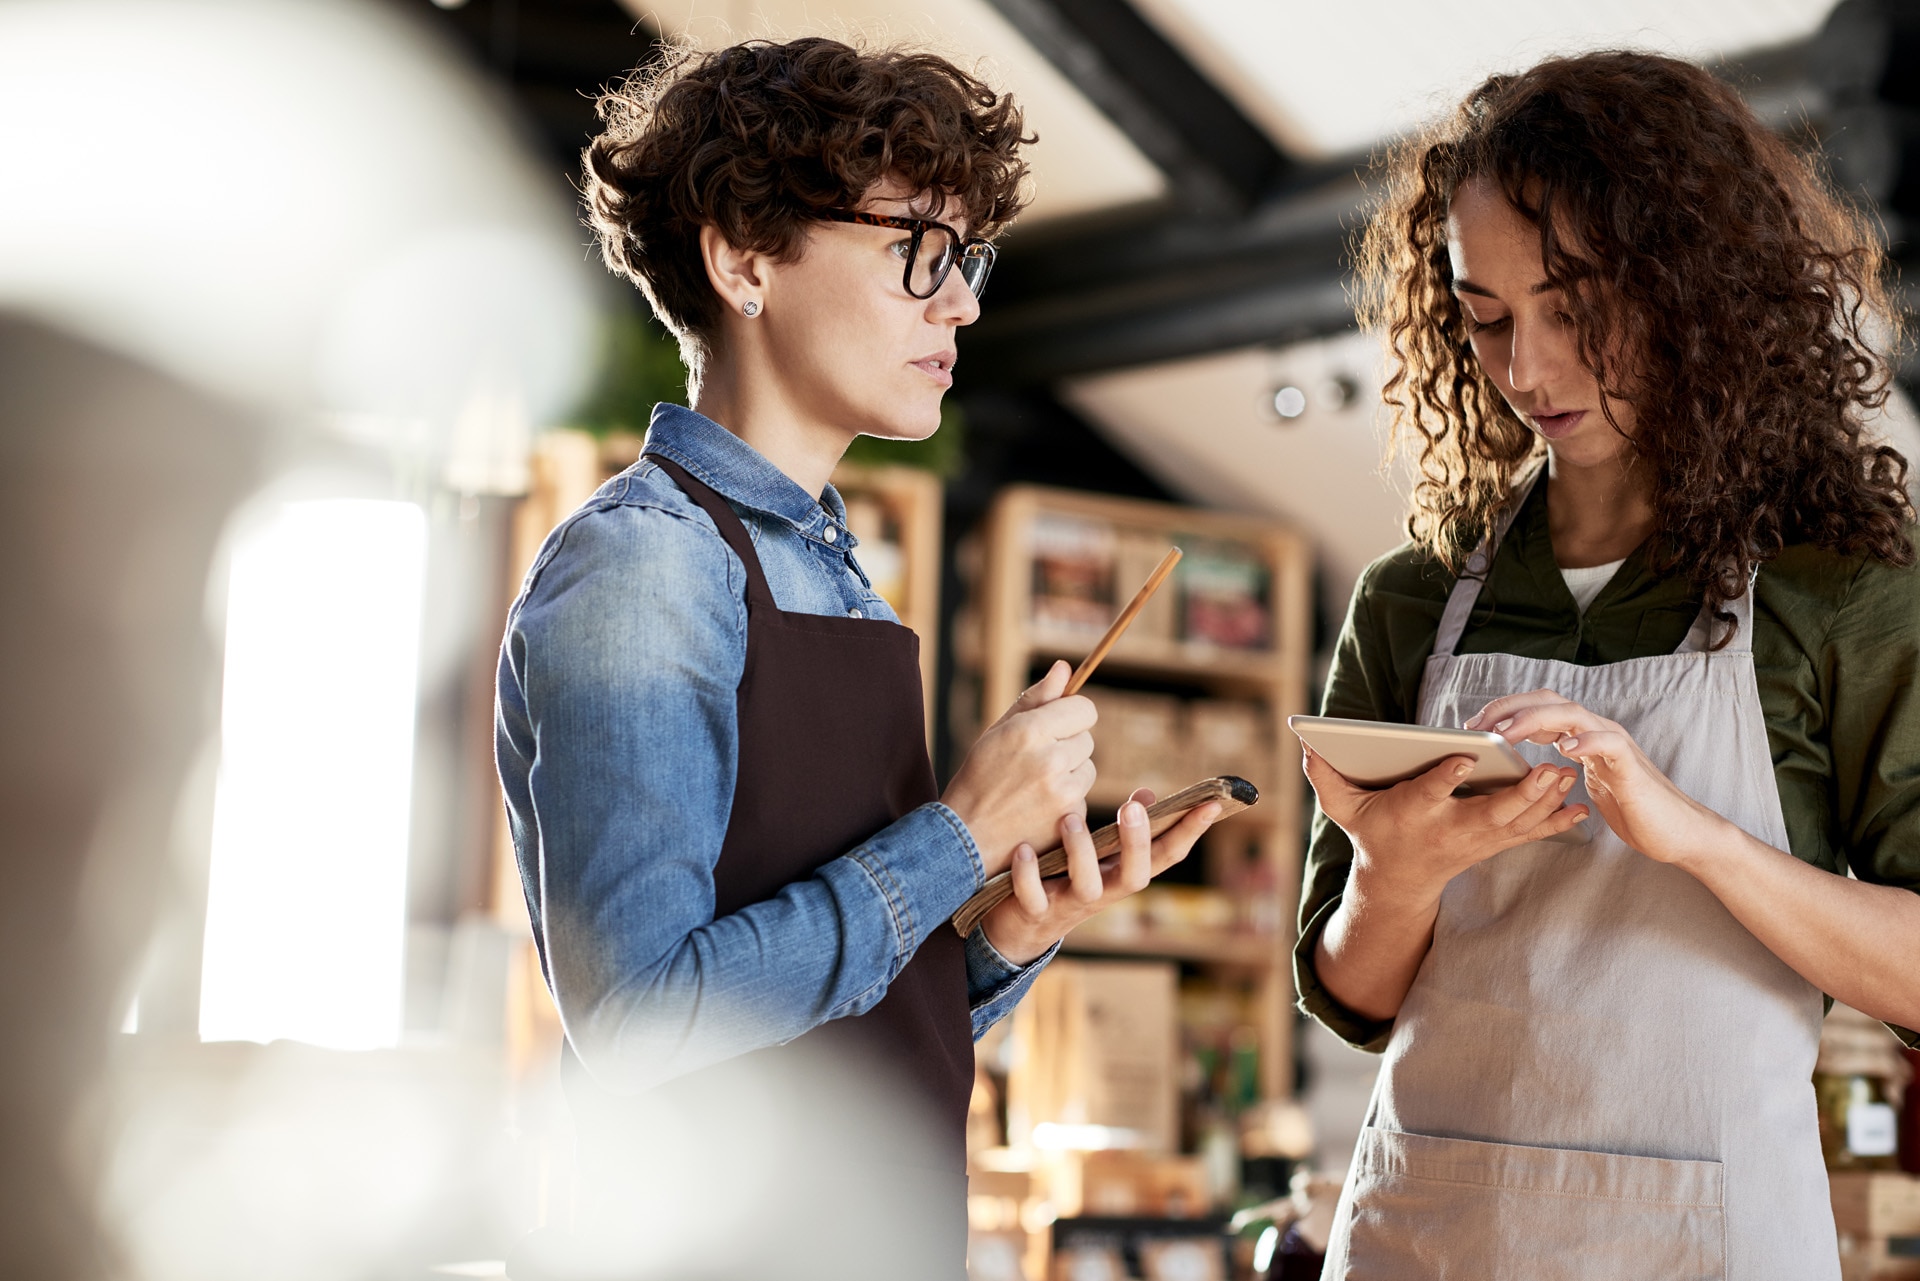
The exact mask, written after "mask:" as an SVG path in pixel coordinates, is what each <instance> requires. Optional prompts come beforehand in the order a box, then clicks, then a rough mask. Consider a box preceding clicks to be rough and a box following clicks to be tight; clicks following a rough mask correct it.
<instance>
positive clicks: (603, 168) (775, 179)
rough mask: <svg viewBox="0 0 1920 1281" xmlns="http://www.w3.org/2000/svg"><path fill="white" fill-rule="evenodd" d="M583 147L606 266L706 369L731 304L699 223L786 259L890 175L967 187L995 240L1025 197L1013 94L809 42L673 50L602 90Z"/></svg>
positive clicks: (912, 60) (897, 58) (984, 229)
mask: <svg viewBox="0 0 1920 1281" xmlns="http://www.w3.org/2000/svg"><path fill="white" fill-rule="evenodd" d="M599 110H600V118H601V119H602V120H603V121H604V122H605V125H606V128H605V130H604V131H603V132H602V133H601V134H600V136H599V137H597V138H595V139H594V140H593V141H592V143H591V144H590V145H589V146H588V147H587V150H586V154H585V156H584V158H583V163H584V168H585V176H586V191H585V195H586V200H587V209H588V222H589V225H590V226H591V227H592V228H593V230H594V232H595V234H596V237H597V238H598V240H599V242H600V249H601V254H602V256H603V257H604V258H605V259H606V262H607V265H608V266H609V267H611V268H612V269H613V270H614V271H615V272H617V273H619V274H620V275H623V276H626V277H627V278H628V279H630V280H632V281H633V282H634V283H635V284H637V285H639V286H640V289H641V291H642V292H643V293H645V294H646V295H647V300H648V301H649V302H651V303H652V304H653V308H654V312H655V314H657V315H658V316H659V317H660V319H661V320H662V321H663V322H665V324H666V325H667V327H668V328H669V329H671V330H673V332H674V334H675V336H676V337H678V338H679V339H680V347H681V354H682V356H683V358H684V359H686V361H687V365H688V370H689V372H690V373H691V374H692V375H693V376H694V378H695V379H696V380H697V379H698V377H699V374H700V372H701V367H702V365H703V363H704V361H705V360H706V358H707V357H708V355H710V354H711V346H712V338H713V334H714V332H715V330H716V328H717V326H718V324H719V318H720V300H719V297H718V295H716V294H715V293H714V292H713V289H712V287H711V286H710V285H709V284H708V282H707V274H706V268H705V265H704V264H703V263H702V261H701V257H700V228H701V227H702V226H703V225H710V226H713V227H716V228H718V229H719V231H720V233H721V234H722V235H724V236H725V237H726V238H727V241H728V243H730V244H732V245H735V246H736V247H738V248H741V249H751V250H758V251H760V252H763V253H770V254H772V255H774V256H775V257H776V258H777V259H780V260H785V261H791V260H792V259H793V258H795V257H797V256H798V255H799V253H800V252H801V251H802V249H803V248H804V247H805V242H806V230H807V226H808V224H809V222H810V221H811V220H812V219H813V218H814V217H815V216H816V215H817V214H819V213H820V212H821V211H823V210H829V209H851V208H853V207H854V206H855V205H857V204H858V203H859V202H860V201H861V200H862V199H863V198H864V197H865V196H866V195H867V193H868V192H869V191H870V190H871V189H872V188H873V187H875V186H876V185H878V184H879V183H881V182H883V181H885V180H886V179H889V178H893V179H897V180H898V181H900V182H901V183H902V184H903V185H904V186H905V188H906V189H907V190H908V191H911V192H914V193H931V194H937V195H942V196H949V197H957V198H958V199H959V201H960V203H961V206H962V207H963V208H964V209H965V211H966V217H967V222H968V228H969V234H970V235H974V236H980V237H983V238H990V237H992V236H993V235H994V234H995V233H996V232H998V231H999V230H1000V229H1001V228H1002V227H1004V226H1005V225H1006V224H1007V223H1008V222H1009V221H1011V220H1012V218H1013V217H1014V215H1015V214H1017V213H1018V212H1019V211H1020V209H1021V207H1022V206H1023V205H1024V204H1025V203H1026V195H1025V179H1026V176H1027V165H1026V162H1025V161H1024V160H1023V159H1021V156H1020V149H1021V147H1023V146H1025V145H1027V144H1029V143H1032V142H1033V141H1034V138H1033V137H1032V136H1030V135H1028V134H1027V133H1026V131H1025V124H1024V121H1023V118H1022V116H1021V112H1020V108H1019V107H1018V105H1016V104H1015V102H1014V100H1013V98H1012V97H1011V96H1009V95H1006V94H998V93H995V92H994V91H993V90H992V89H991V88H989V87H988V86H987V85H986V84H984V83H983V82H981V81H980V80H978V79H976V78H975V77H973V76H971V75H969V74H967V73H966V72H964V71H962V70H960V69H959V68H958V67H956V66H954V65H953V64H952V63H950V62H948V61H947V60H946V59H944V58H941V57H938V56H936V55H934V54H930V53H920V52H916V51H914V50H911V49H873V50H865V49H855V48H853V47H852V46H850V45H846V44H842V43H840V42H839V41H837V40H827V39H823V38H820V37H807V38H805V39H801V40H793V41H788V42H786V43H784V44H775V43H771V42H769V41H765V40H749V41H746V42H745V43H742V44H736V45H732V46H730V47H728V48H725V49H718V50H714V51H712V52H704V53H703V52H700V51H698V50H695V49H692V48H689V47H686V46H677V47H670V48H669V49H668V50H667V51H666V54H665V56H664V57H663V58H662V59H661V60H660V61H659V62H658V63H657V64H656V65H655V66H653V67H652V68H648V69H643V70H641V71H637V72H635V73H634V74H633V75H631V76H629V77H628V78H627V79H626V80H625V81H623V82H622V83H620V84H618V85H616V86H614V87H613V88H611V89H609V90H607V92H605V93H604V94H602V95H601V97H600V101H599Z"/></svg>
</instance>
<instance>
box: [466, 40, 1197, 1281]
mask: <svg viewBox="0 0 1920 1281" xmlns="http://www.w3.org/2000/svg"><path fill="white" fill-rule="evenodd" d="M600 105H601V112H602V115H603V117H604V119H605V120H606V123H607V128H606V131H605V132H604V133H603V134H602V135H601V136H600V137H599V138H597V139H595V140H594V142H593V144H592V146H590V147H589V148H588V150H587V154H586V172H587V190H586V196H587V200H588V204H589V207H590V210H591V216H592V222H593V226H594V229H595V231H596V232H597V234H598V236H599V238H600V242H601V246H602V249H603V252H604V255H605V258H606V261H607V263H608V264H609V265H610V266H611V267H612V268H613V269H614V270H615V271H617V272H619V273H621V274H622V275H625V276H626V277H628V278H629V279H631V280H632V281H633V282H634V283H636V284H637V285H639V287H640V288H641V290H642V291H643V292H644V293H645V294H646V296H647V298H648V300H649V301H650V302H651V303H652V304H653V308H654V311H655V313H656V314H657V315H658V316H659V317H660V318H661V319H662V320H663V321H664V322H665V323H666V324H667V325H668V326H669V327H670V328H671V329H672V330H673V332H674V333H675V334H676V335H677V336H678V337H679V339H680V345H681V350H682V352H683V353H684V355H685V357H686V363H687V367H688V372H689V375H690V377H689V386H690V388H691V390H692V404H691V406H690V407H688V406H680V405H667V404H663V405H660V406H659V407H658V408H657V409H656V410H655V412H654V416H653V421H652V424H651V426H650V428H649V430H648V434H647V443H646V447H645V449H644V451H643V452H642V454H641V457H640V459H639V461H638V462H636V463H635V464H634V465H633V466H632V467H630V468H628V469H627V470H626V471H625V472H623V473H622V474H621V475H620V476H618V477H616V478H615V479H614V480H612V481H610V482H608V483H607V484H606V485H605V486H603V487H602V488H601V489H600V491H599V492H598V493H596V494H595V495H594V496H593V497H592V499H590V500H589V501H588V502H587V504H586V505H585V506H584V507H582V508H581V509H580V510H579V511H577V512H575V513H574V514H573V515H571V516H569V517H568V518H567V519H566V520H565V521H563V522H562V523H561V524H560V526H559V527H558V528H557V529H556V530H555V531H554V532H553V534H552V535H551V536H550V537H549V538H548V540H547V543H546V545H545V546H544V547H543V548H542V549H541V552H540V554H539V557H538V558H537V559H536V561H535V563H534V565H533V568H532V569H531V570H530V571H529V573H528V576H527V581H526V584H525V586H524V588H523V590H522V592H521V595H520V598H519V599H518V600H517V601H516V602H515V603H514V606H513V609H512V612H511V614H510V616H509V620H508V627H507V635H506V640H505V643H504V645H503V647H502V651H501V662H500V672H499V681H498V697H499V701H498V713H497V725H496V744H497V750H498V758H499V765H500V776H501V782H502V785H503V787H504V789H505V792H506V796H507V805H508V810H509V813H510V817H511V820H512V831H513V837H514V847H515V852H516V855H517V857H518V861H519V865H520V871H521V875H522V878H523V881H524V888H525V893H526V898H527V906H528V910H529V912H530V914H531V916H532V920H533V925H534V930H535V937H536V939H537V940H538V942H539V946H540V958H541V962H542V966H543V969H544V972H545V976H546V979H547V983H548V986H549V988H550V989H551V991H552V993H553V996H554V999H555V1002H556V1003H557V1005H558V1007H559V1010H560V1015H561V1018H562V1020H563V1022H564V1023H565V1026H566V1035H567V1051H566V1054H567V1068H568V1071H567V1073H566V1076H567V1091H568V1098H569V1101H570V1103H571V1104H572V1106H573V1110H574V1113H575V1119H576V1122H577V1128H578V1133H579V1144H578V1148H579V1156H580V1164H581V1167H582V1173H583V1175H584V1182H585V1191H586V1199H585V1204H584V1205H583V1206H582V1207H581V1209H580V1210H579V1211H577V1212H576V1214H575V1216H574V1221H575V1224H576V1227H577V1228H578V1229H579V1231H578V1232H577V1233H576V1236H575V1238H574V1240H573V1243H572V1245H571V1246H570V1247H566V1248H562V1247H560V1246H558V1245H555V1244H553V1243H549V1245H548V1246H547V1247H546V1248H544V1249H542V1248H540V1247H537V1246H530V1247H529V1248H528V1250H527V1251H523V1254H525V1255H526V1257H522V1258H518V1259H516V1260H514V1261H513V1275H514V1276H516V1277H523V1276H525V1277H529V1278H531V1277H537V1276H542V1275H563V1276H569V1277H571V1276H581V1277H585V1276H594V1277H619V1278H621V1281H641V1279H644V1278H651V1277H659V1278H673V1279H674V1281H679V1279H680V1278H685V1277H691V1276H702V1277H716V1278H722V1277H726V1278H731V1277H780V1278H796V1279H804V1278H823V1279H824V1278H832V1279H833V1281H861V1279H865V1278H872V1279H873V1281H902V1279H903V1278H915V1279H916V1281H918V1279H923V1278H924V1279H928V1281H932V1279H935V1278H946V1279H949V1281H958V1279H959V1278H960V1277H961V1276H962V1275H963V1272H964V1258H965V1245H966V1217H965V1201H966V1165H965V1140H964V1132H965V1123H966V1115H967V1108H968V1102H969V1098H970V1095H971V1092H972V1087H973V1045H972V1041H973V1038H974V1037H975V1036H977V1035H979V1034H980V1033H981V1032H982V1031H984V1030H985V1029H986V1028H987V1027H988V1026H989V1025H991V1024H992V1023H993V1022H994V1020H996V1019H998V1018H999V1017H1001V1016H1002V1015H1003V1014H1004V1013H1005V1012H1006V1011H1007V1010H1009V1009H1010V1008H1012V1006H1013V1004H1014V1003H1015V1002H1016V1001H1017V1000H1019V998H1020V996H1021V994H1022V993H1023V992H1024V991H1025V990H1026V988H1027V986H1028V984H1029V983H1030V982H1031V981H1032V978H1033V976H1034V974H1035V973H1036V972H1037V970H1038V968H1039V966H1040V965H1041V964H1042V963H1043V962H1044V961H1045V959H1046V958H1047V957H1048V956H1050V955H1051V954H1052V951H1053V949H1054V948H1055V947H1056V946H1057V944H1058V942H1059V940H1060V938H1061V937H1062V936H1063V935H1064V934H1065V933H1066V932H1067V930H1068V929H1070V928H1072V926H1074V925H1075V924H1077V923H1078V922H1079V921H1081V920H1083V919H1085V918H1086V917H1087V916H1088V915H1090V914H1091V913H1093V912H1095V911H1097V910H1099V909H1100V908H1101V907H1102V906H1103V905H1105V904H1106V903H1107V902H1110V901H1112V900H1113V899H1115V898H1117V897H1120V896H1123V895H1125V894H1129V893H1132V892H1133V891H1135V890H1137V889H1139V888H1140V887H1141V886H1142V885H1144V884H1145V883H1146V881H1147V879H1148V877H1149V876H1150V875H1151V874H1152V873H1153V872H1154V871H1156V870H1157V869H1159V868H1160V867H1164V866H1166V865H1167V864H1169V863H1171V862H1173V861H1174V860H1176V859H1178V858H1181V857H1184V856H1185V854H1186V853H1187V851H1188V850H1189V849H1190V848H1191V847H1192V845H1193V843H1194V841H1195V840H1196V839H1197V838H1198V836H1199V835H1200V833H1201V832H1202V831H1204V830H1205V828H1206V826H1207V824H1208V823H1209V822H1210V821H1211V819H1212V818H1213V817H1214V816H1215V815H1217V812H1218V807H1217V806H1206V807H1202V808H1201V809H1200V810H1198V811H1195V812H1194V813H1193V814H1191V815H1189V816H1188V817H1187V818H1186V819H1185V820H1184V821H1183V822H1182V823H1181V824H1179V825H1177V826H1176V827H1174V828H1173V829H1171V830H1170V831H1168V832H1167V833H1166V834H1164V835H1163V836H1161V837H1160V838H1159V839H1158V840H1155V839H1153V838H1152V836H1151V834H1150V831H1149V827H1148V823H1147V819H1146V814H1145V809H1144V803H1150V802H1151V801H1152V799H1153V798H1152V796H1151V794H1140V795H1138V796H1136V797H1135V798H1134V799H1133V800H1131V801H1129V803H1128V804H1127V805H1125V806H1123V807H1122V810H1121V815H1120V818H1121V850H1120V853H1119V856H1118V858H1117V859H1116V860H1111V861H1110V865H1103V863H1102V860H1100V859H1099V858H1098V857H1096V856H1095V854H1094V852H1093V844H1092V841H1091V839H1090V837H1089V836H1088V833H1087V829H1086V823H1085V821H1084V816H1085V811H1086V800H1085V798H1086V793H1087V788H1088V786H1089V784H1090V783H1091V782H1092V778H1093V767H1092V764H1091V761H1090V759H1089V758H1090V755H1091V751H1092V739H1091V736H1090V734H1089V731H1090V730H1091V728H1092V725H1093V721H1094V713H1093V705H1092V704H1091V703H1090V702H1089V701H1088V700H1087V699H1085V698H1084V697H1062V693H1063V691H1064V687H1065V683H1066V677H1067V669H1066V665H1065V664H1057V665H1056V667H1055V668H1054V670H1053V671H1051V672H1050V673H1049V674H1048V675H1047V677H1046V678H1045V679H1044V680H1043V681H1041V683H1040V684H1039V685H1036V686H1035V687H1034V688H1033V689H1031V690H1029V691H1028V692H1027V693H1026V694H1025V695H1023V696H1022V697H1021V699H1020V700H1019V701H1018V702H1017V703H1016V704H1015V706H1014V707H1013V708H1012V709H1011V710H1010V711H1009V712H1008V714H1007V715H1006V716H1005V717H1003V718H1002V719H1001V720H1000V721H999V722H998V723H997V724H996V725H994V726H993V727H991V728H989V729H988V730H987V732H986V733H985V734H983V735H982V736H981V738H980V741H979V742H978V743H977V744H976V745H975V747H974V748H973V750H972V751H971V752H970V753H969V755H968V757H967V759H966V761H965V763H964V764H963V765H962V766H961V768H960V770H959V772H958V773H957V774H956V775H955V776H954V778H953V780H952V782H951V783H950V784H949V785H948V786H947V788H946V790H945V792H944V794H943V793H941V792H940V790H939V789H938V788H937V787H936V785H935V782H934V777H933V770H932V766H931V765H930V763H929V762H928V759H927V750H926V727H925V724H924V722H923V714H922V706H923V704H922V699H921V689H920V675H919V672H920V669H919V662H918V642H917V639H916V638H915V637H914V635H913V634H912V633H911V632H910V631H908V630H907V629H906V628H904V627H902V626H900V624H899V622H898V620H897V619H896V618H895V617H894V614H893V612H892V610H891V609H889V607H888V605H887V603H886V602H885V601H884V600H882V599H881V598H880V596H879V595H877V594H876V593H875V592H874V590H873V586H872V583H871V582H870V581H869V579H868V578H867V576H866V574H865V572H864V571H863V570H862V568H861V565H860V561H859V558H858V556H857V555H856V549H857V547H858V540H857V539H855V538H854V536H853V535H852V533H851V532H850V531H849V530H848V528H847V523H846V509H845V507H844V506H843V504H842V503H841V500H840V497H839V495H838V494H837V493H836V492H835V491H834V488H833V486H832V485H831V484H829V483H828V477H829V476H830V475H831V474H832V472H833V469H834V466H835V465H836V464H837V463H838V462H839V460H840V456H841V454H842V453H844V452H845V450H846V448H847V446H848V445H849V444H851V443H852V441H853V439H854V438H855V437H856V436H859V435H862V434H867V435H874V436H883V437H893V438H906V439H919V438H922V437H925V436H927V435H929V434H931V433H932V432H933V431H934V430H935V428H937V427H938V426H939V422H940V401H941V397H942V395H943V394H944V393H945V391H946V389H947V387H948V386H949V385H951V383H952V381H953V378H952V372H951V371H952V368H953V364H954V356H955V352H954V344H955V335H956V333H957V331H958V330H959V329H961V328H962V327H964V326H966V325H968V324H971V323H972V322H973V320H974V319H975V318H976V317H977V316H978V315H979V312H980V302H979V295H980V292H981V289H982V288H983V286H984V285H985V284H986V277H987V271H988V268H990V267H991V266H992V264H993V256H994V251H993V246H992V244H991V243H990V241H989V239H988V238H989V237H991V236H992V235H993V234H994V233H995V232H997V231H998V230H999V229H1000V228H1001V227H1002V226H1004V225H1005V224H1006V223H1007V222H1008V221H1009V220H1010V219H1011V218H1012V217H1013V216H1014V214H1015V213H1016V212H1017V211H1018V210H1019V208H1020V206H1021V204H1022V203H1023V197H1022V193H1021V186H1022V180H1023V178H1024V176H1025V172H1026V168H1025V164H1024V163H1023V162H1022V160H1021V158H1020V149H1021V148H1022V147H1023V146H1024V145H1026V144H1027V143H1029V142H1031V141H1032V139H1030V138H1027V137H1025V136H1024V135H1023V127H1022V123H1021V117H1020V112H1019V110H1018V109H1017V108H1016V106H1015V105H1014V103H1013V101H1012V100H1011V99H1010V98H1008V97H1005V96H1002V95H998V94H996V93H995V92H994V91H993V90H991V89H989V88H988V87H987V86H986V85H984V84H982V83H981V82H980V81H979V80H977V79H975V78H974V77H972V76H970V75H968V74H966V73H965V72H963V71H961V70H959V69H958V68H956V67H954V66H953V65H951V64H950V63H948V62H946V61H944V60H942V59H940V58H937V57H933V56H931V55H928V54H923V53H914V52H908V51H899V50H870V51H863V50H858V49H854V48H850V47H849V46H847V45H844V44H840V43H837V42H835V41H831V40H820V39H806V40H796V41H793V42H791V43H788V44H770V43H766V42H763V41H754V42H750V43H747V44H742V45H736V46H734V47H732V48H728V49H722V50H719V51H717V52H713V53H704V54H702V53H695V52H692V51H688V50H679V51H675V52H672V53H670V54H669V56H668V57H667V59H666V60H665V63H664V65H662V66H661V67H659V68H657V69H655V70H654V71H652V72H650V73H648V74H644V75H638V74H637V75H636V76H635V77H633V78H632V79H631V80H629V81H628V82H627V83H626V84H625V85H623V86H622V87H620V88H619V89H617V90H615V91H613V92H611V93H609V94H607V95H606V96H605V97H604V98H603V99H602V101H601V104H600ZM1055 844H1064V845H1065V847H1066V849H1067V851H1068V853H1069V855H1070V858H1071V864H1072V868H1073V872H1072V875H1071V876H1069V877H1067V878H1061V879H1057V880H1053V881H1047V882H1044V883H1043V882H1042V881H1041V879H1040V876H1039V873H1038V870H1037V863H1036V859H1035V855H1034V848H1035V846H1039V847H1041V848H1047V847H1051V846H1053V845H1055ZM1008 870H1011V872H1012V880H1013V884H1014V888H1015V895H1014V897H1013V898H1010V899H1008V900H1007V901H1006V902H1005V903H1003V904H1001V905H1000V906H999V907H997V908H995V909H994V910H993V911H992V912H991V913H990V914H989V915H988V916H987V918H986V919H985V920H984V921H983V922H982V924H981V925H980V926H978V927H977V928H976V929H975V930H974V931H973V933H972V934H971V935H970V936H969V937H968V938H966V939H964V940H963V939H961V938H960V937H959V936H958V935H956V934H955V932H954V931H953V930H952V929H951V928H949V926H948V920H949V918H951V917H952V916H953V914H954V912H955V911H956V910H957V909H958V908H959V907H960V906H961V904H962V903H964V902H965V901H966V899H967V898H969V897H970V896H971V895H972V894H973V893H974V892H975V891H977V890H978V889H980V888H981V887H982V885H983V884H984V883H985V882H986V880H987V879H988V878H990V877H993V876H995V875H997V874H999V873H1001V872H1003V871H1008ZM556 1255H559V1256H561V1257H559V1258H557V1259H556V1258H555V1257H554V1256H556ZM542 1256H544V1259H543V1257H542Z"/></svg>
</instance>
